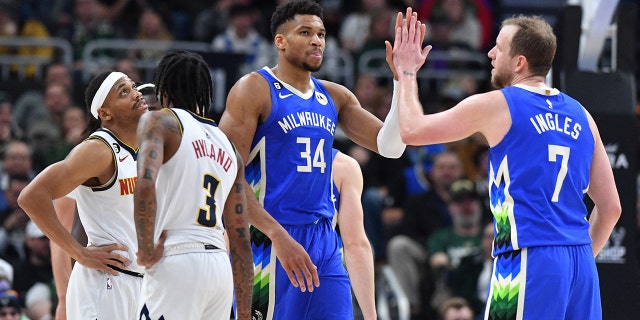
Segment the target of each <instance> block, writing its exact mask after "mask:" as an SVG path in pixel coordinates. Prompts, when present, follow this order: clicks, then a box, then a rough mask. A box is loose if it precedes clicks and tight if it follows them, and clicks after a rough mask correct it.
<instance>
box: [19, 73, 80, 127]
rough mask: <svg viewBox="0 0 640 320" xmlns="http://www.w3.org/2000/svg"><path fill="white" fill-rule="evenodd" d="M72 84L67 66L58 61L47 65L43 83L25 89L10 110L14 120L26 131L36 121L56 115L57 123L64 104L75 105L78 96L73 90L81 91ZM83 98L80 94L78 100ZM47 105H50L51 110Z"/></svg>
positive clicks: (60, 117)
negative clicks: (12, 109) (74, 94)
mask: <svg viewBox="0 0 640 320" xmlns="http://www.w3.org/2000/svg"><path fill="white" fill-rule="evenodd" d="M75 86H76V84H75V83H74V81H73V79H72V76H71V70H70V69H69V67H67V65H65V64H63V63H57V62H53V63H51V64H49V65H47V69H46V72H45V78H44V86H42V87H40V88H39V89H29V90H26V91H24V92H23V93H22V95H20V97H19V98H18V99H17V100H16V103H15V109H14V112H13V117H14V118H13V119H14V123H15V124H16V125H17V126H18V127H19V128H20V130H23V132H25V134H26V132H27V130H28V129H29V128H31V127H32V126H33V124H34V123H35V122H38V121H43V120H48V119H49V118H51V117H57V120H58V121H57V123H58V126H59V124H60V123H61V122H60V120H61V119H62V112H63V111H64V108H65V105H67V106H68V105H71V104H76V101H77V100H76V99H78V97H74V96H73V93H74V92H80V91H84V90H76V88H75ZM83 100H84V98H83V97H82V98H80V101H83ZM48 107H50V108H51V112H50V111H49V110H48ZM53 122H54V123H55V122H56V121H53Z"/></svg>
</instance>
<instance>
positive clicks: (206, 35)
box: [193, 0, 251, 42]
mask: <svg viewBox="0 0 640 320" xmlns="http://www.w3.org/2000/svg"><path fill="white" fill-rule="evenodd" d="M234 4H236V5H251V0H214V1H211V5H210V6H209V7H207V8H206V9H205V10H202V11H201V12H200V13H198V15H196V16H195V21H194V23H193V38H194V40H197V41H204V42H209V41H211V39H213V38H215V37H216V36H217V35H219V34H221V33H222V32H224V30H225V29H226V28H227V26H228V25H229V9H230V8H231V6H232V5H234Z"/></svg>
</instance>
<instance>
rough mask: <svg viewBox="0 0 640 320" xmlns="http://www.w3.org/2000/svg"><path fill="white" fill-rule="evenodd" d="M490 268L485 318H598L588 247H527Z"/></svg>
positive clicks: (597, 287)
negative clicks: (490, 274)
mask: <svg viewBox="0 0 640 320" xmlns="http://www.w3.org/2000/svg"><path fill="white" fill-rule="evenodd" d="M493 266H494V268H493V269H494V270H493V276H492V277H491V284H490V288H489V290H490V291H489V298H488V301H487V306H486V309H485V319H517V320H520V319H522V320H537V319H565V320H578V319H580V320H601V319H602V306H601V302H600V282H599V280H598V271H597V270H596V264H595V259H594V258H593V251H592V250H591V246H590V245H581V246H549V247H531V248H525V249H522V250H518V251H512V252H508V253H505V254H502V255H499V256H498V257H496V259H495V260H494V264H493Z"/></svg>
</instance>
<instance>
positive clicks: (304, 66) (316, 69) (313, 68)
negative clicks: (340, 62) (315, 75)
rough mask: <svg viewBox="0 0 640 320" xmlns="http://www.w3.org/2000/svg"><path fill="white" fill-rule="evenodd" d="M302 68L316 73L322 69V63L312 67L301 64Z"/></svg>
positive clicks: (304, 63)
mask: <svg viewBox="0 0 640 320" xmlns="http://www.w3.org/2000/svg"><path fill="white" fill-rule="evenodd" d="M302 67H303V68H304V69H305V70H307V71H310V72H317V71H318V70H320V67H322V63H319V64H318V66H316V67H314V66H312V65H310V64H308V63H306V62H303V63H302Z"/></svg>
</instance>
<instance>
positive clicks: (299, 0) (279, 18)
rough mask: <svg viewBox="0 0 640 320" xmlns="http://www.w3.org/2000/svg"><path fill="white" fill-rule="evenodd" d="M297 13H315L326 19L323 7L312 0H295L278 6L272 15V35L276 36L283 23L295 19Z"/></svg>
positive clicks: (314, 14) (321, 18)
mask: <svg viewBox="0 0 640 320" xmlns="http://www.w3.org/2000/svg"><path fill="white" fill-rule="evenodd" d="M297 14H304V15H313V16H318V17H320V20H322V21H324V15H323V11H322V7H321V6H320V5H319V4H318V3H317V2H315V1H311V0H294V1H291V2H288V3H286V4H283V5H281V6H278V7H277V8H276V11H274V12H273V15H271V35H272V37H275V36H276V34H278V30H279V29H280V27H282V25H283V24H285V23H287V22H289V21H291V20H293V19H294V18H295V16H296V15H297Z"/></svg>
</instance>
